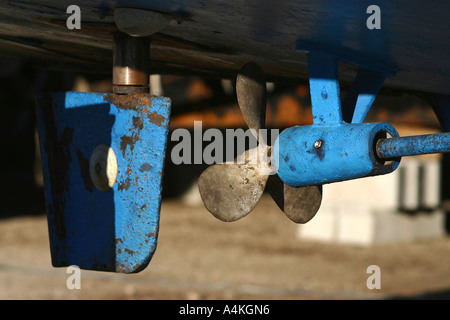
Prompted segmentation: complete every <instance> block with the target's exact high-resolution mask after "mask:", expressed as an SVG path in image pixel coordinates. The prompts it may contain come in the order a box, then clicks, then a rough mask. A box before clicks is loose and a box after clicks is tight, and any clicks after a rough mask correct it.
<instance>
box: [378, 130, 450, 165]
mask: <svg viewBox="0 0 450 320" xmlns="http://www.w3.org/2000/svg"><path fill="white" fill-rule="evenodd" d="M376 152H377V155H378V157H380V158H382V159H391V158H398V157H405V156H416V155H422V154H430V153H446V152H450V133H449V132H445V133H437V134H427V135H419V136H412V137H401V138H389V139H381V140H379V141H378V142H377V145H376Z"/></svg>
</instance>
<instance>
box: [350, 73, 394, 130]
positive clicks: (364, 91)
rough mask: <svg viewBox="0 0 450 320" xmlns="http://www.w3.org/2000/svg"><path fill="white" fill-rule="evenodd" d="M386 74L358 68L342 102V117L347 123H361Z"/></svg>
mask: <svg viewBox="0 0 450 320" xmlns="http://www.w3.org/2000/svg"><path fill="white" fill-rule="evenodd" d="M387 77H388V74H386V73H384V72H379V71H374V70H368V69H363V68H360V69H359V70H358V74H357V75H356V78H355V80H354V82H353V85H352V86H351V88H350V90H349V92H347V95H346V96H345V99H344V101H343V102H342V109H343V111H342V112H343V118H344V121H345V122H347V123H363V122H364V119H365V118H366V116H367V113H368V112H369V110H370V107H371V106H372V104H373V102H374V101H375V98H376V96H377V94H378V92H379V91H380V89H381V87H382V86H383V83H384V80H385V79H386V78H387Z"/></svg>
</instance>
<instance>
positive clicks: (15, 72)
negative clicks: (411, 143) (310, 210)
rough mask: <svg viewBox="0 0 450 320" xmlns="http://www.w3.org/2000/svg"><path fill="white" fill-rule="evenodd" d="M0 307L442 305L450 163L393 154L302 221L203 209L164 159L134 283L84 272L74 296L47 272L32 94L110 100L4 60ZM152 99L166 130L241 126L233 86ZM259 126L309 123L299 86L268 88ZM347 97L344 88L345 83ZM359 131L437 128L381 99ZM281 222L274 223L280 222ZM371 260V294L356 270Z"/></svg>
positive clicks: (104, 87)
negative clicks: (170, 302) (165, 100)
mask: <svg viewBox="0 0 450 320" xmlns="http://www.w3.org/2000/svg"><path fill="white" fill-rule="evenodd" d="M0 63H1V68H0V83H1V86H0V113H1V118H0V119H1V126H0V130H1V133H2V135H1V136H2V137H3V139H2V141H1V142H0V145H1V149H0V150H1V157H0V163H1V166H0V179H1V181H2V183H1V184H0V299H248V298H250V299H259V298H261V299H343V298H344V299H366V298H369V299H379V298H380V299H398V298H413V299H415V298H445V299H447V298H449V297H450V277H449V274H450V268H449V266H450V238H449V236H448V234H449V232H450V222H449V221H450V219H449V211H450V205H449V202H448V199H450V187H449V186H448V181H446V180H445V179H444V177H448V176H449V174H448V170H449V169H450V162H449V159H448V158H449V157H448V156H441V155H429V156H421V157H410V158H408V159H403V160H402V162H401V164H400V167H399V169H397V171H396V172H394V173H393V174H390V175H386V176H381V177H374V178H365V179H360V180H356V181H348V182H343V183H337V184H332V185H326V186H324V198H323V201H322V206H321V209H320V210H319V212H318V213H317V215H316V217H315V218H314V219H313V220H312V221H310V222H309V223H307V224H305V225H296V224H294V223H292V222H291V221H289V220H288V219H287V218H286V217H285V216H284V215H283V214H282V213H281V211H280V210H279V209H278V207H277V206H276V204H275V203H274V202H273V200H272V199H271V198H270V197H263V199H262V200H261V202H260V203H259V204H258V206H257V207H256V209H255V210H254V212H252V213H251V214H249V215H248V216H247V217H245V218H243V219H242V220H240V221H238V222H234V223H224V222H220V221H218V220H216V219H215V218H213V217H212V216H211V215H210V214H209V213H208V212H207V211H206V209H204V207H203V204H202V202H201V198H200V196H199V194H198V190H197V185H196V181H197V178H198V176H199V175H200V174H201V172H202V171H203V170H205V168H206V167H207V165H205V164H199V165H196V164H192V165H188V164H182V165H174V164H173V163H172V162H171V161H170V152H171V148H173V145H174V142H171V141H170V135H169V145H168V150H167V155H169V156H167V157H166V165H165V172H164V186H163V204H162V209H161V225H160V235H159V238H158V239H159V240H158V248H157V250H156V254H155V256H154V257H153V260H152V262H151V263H150V265H149V267H148V268H147V269H145V270H144V271H142V272H141V273H139V274H136V275H119V274H109V273H102V272H98V273H97V272H90V271H83V273H82V289H81V290H69V289H67V287H66V279H67V276H68V275H67V274H66V273H65V270H63V269H55V268H53V267H52V266H51V261H50V253H49V244H48V234H47V225H46V216H45V198H44V194H43V181H42V169H41V164H40V155H39V145H38V137H37V130H36V115H35V103H34V98H35V95H36V94H37V93H39V92H42V91H81V92H111V91H112V85H111V81H110V77H109V76H99V75H93V74H79V73H71V72H63V71H60V72H59V71H47V70H41V69H36V68H34V67H33V66H32V65H31V63H29V62H28V61H26V60H21V59H14V58H2V59H0ZM150 82H151V90H152V93H153V94H155V95H162V96H166V97H170V98H171V99H172V103H173V106H172V117H171V125H170V130H171V132H172V131H173V130H175V129H177V128H187V129H189V130H193V124H194V121H202V127H203V130H206V129H208V128H219V129H221V130H225V129H227V128H243V129H244V130H246V129H247V126H246V124H245V121H244V119H243V117H242V115H241V112H240V110H239V107H238V105H237V100H236V95H235V89H234V85H235V84H234V82H233V80H223V79H207V78H200V77H182V76H174V75H163V76H160V75H152V76H151V79H150ZM267 89H268V104H267V117H266V123H267V128H278V129H280V131H281V130H283V129H284V128H288V127H291V126H295V125H308V124H311V123H312V115H311V103H310V97H309V89H308V86H307V83H299V84H295V85H292V84H286V83H268V84H267ZM343 89H344V90H343V94H345V88H343ZM366 121H367V122H388V123H390V124H392V125H393V126H394V127H395V128H396V129H397V130H398V131H399V133H400V135H401V136H404V135H416V134H427V133H436V132H440V130H441V129H440V125H439V123H438V121H437V119H436V117H435V115H434V113H433V111H432V108H431V104H430V101H428V100H427V99H426V97H424V96H420V95H418V94H416V93H413V92H404V93H402V94H398V93H394V92H390V91H387V90H386V91H382V92H381V94H380V95H379V97H378V98H377V99H376V101H375V103H374V105H373V107H372V109H371V111H370V113H369V115H368V117H367V119H366ZM280 213H281V214H280ZM370 265H378V266H379V267H380V270H381V279H382V280H381V289H380V290H369V289H368V288H367V286H366V280H367V278H368V277H369V276H370V274H367V272H366V269H367V267H368V266H370Z"/></svg>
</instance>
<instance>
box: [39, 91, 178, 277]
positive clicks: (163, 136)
mask: <svg viewBox="0 0 450 320" xmlns="http://www.w3.org/2000/svg"><path fill="white" fill-rule="evenodd" d="M37 105H38V124H39V135H40V146H41V152H42V162H43V169H44V182H45V193H46V200H47V212H48V224H49V233H50V246H51V254H52V263H53V265H54V266H56V267H63V266H68V265H78V266H79V267H80V268H82V269H89V270H101V271H113V272H122V273H131V272H138V271H140V270H142V269H143V268H145V267H146V266H147V264H148V263H149V262H150V260H151V257H152V256H153V253H154V252H155V249H156V244H157V236H158V229H159V214H160V205H161V181H162V175H163V163H164V157H165V150H166V143H167V135H168V127H169V114H170V106H171V102H170V100H169V99H167V98H164V97H155V96H150V95H135V96H131V97H128V96H126V95H124V96H119V95H114V94H95V93H76V92H66V93H52V94H44V95H42V96H41V97H40V98H39V99H38V103H37ZM99 144H105V145H107V146H110V147H111V148H112V149H113V150H114V152H115V155H116V158H117V163H118V174H117V181H116V183H115V184H114V186H113V187H112V189H111V190H110V191H108V192H101V191H99V190H97V189H96V188H95V186H94V185H93V183H92V180H91V178H90V174H89V159H90V157H91V154H92V152H93V150H94V149H95V148H96V147H97V146H98V145H99Z"/></svg>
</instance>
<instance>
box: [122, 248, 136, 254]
mask: <svg viewBox="0 0 450 320" xmlns="http://www.w3.org/2000/svg"><path fill="white" fill-rule="evenodd" d="M123 251H125V252H126V253H128V254H129V255H130V256H132V255H133V254H135V253H136V251H133V250H130V249H128V248H127V249H123Z"/></svg>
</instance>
